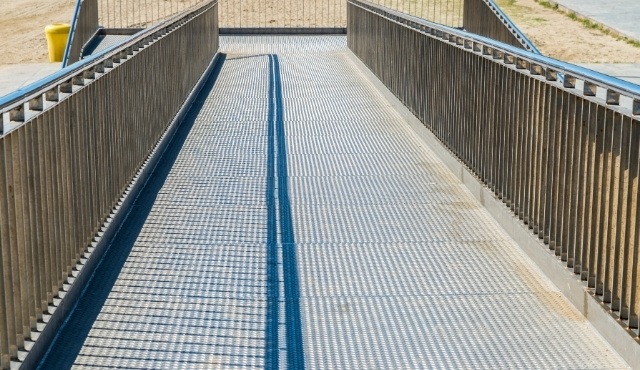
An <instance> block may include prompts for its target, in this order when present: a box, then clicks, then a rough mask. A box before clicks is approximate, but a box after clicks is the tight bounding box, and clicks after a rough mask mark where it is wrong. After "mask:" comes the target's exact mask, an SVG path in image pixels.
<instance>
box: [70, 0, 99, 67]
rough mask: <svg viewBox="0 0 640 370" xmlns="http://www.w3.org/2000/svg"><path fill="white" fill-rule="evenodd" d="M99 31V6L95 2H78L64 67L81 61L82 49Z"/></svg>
mask: <svg viewBox="0 0 640 370" xmlns="http://www.w3.org/2000/svg"><path fill="white" fill-rule="evenodd" d="M97 29H98V6H97V3H96V2H95V0H77V2H76V8H75V11H74V14H73V19H72V21H71V30H70V32H69V39H68V40H67V47H66V49H65V51H64V58H63V59H62V66H63V67H66V66H68V65H69V64H72V63H75V62H77V61H79V60H80V57H81V53H82V47H83V46H84V45H85V44H86V43H87V42H89V40H91V38H92V37H93V35H94V34H95V33H96V31H97Z"/></svg>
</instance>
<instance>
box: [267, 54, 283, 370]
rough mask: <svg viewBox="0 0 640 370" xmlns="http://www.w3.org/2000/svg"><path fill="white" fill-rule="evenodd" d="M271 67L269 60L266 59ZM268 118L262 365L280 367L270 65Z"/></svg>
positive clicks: (274, 368) (278, 285) (273, 137)
mask: <svg viewBox="0 0 640 370" xmlns="http://www.w3.org/2000/svg"><path fill="white" fill-rule="evenodd" d="M269 66H270V67H271V59H269ZM269 72H270V73H269V117H268V122H267V125H268V126H267V194H266V196H267V199H266V203H267V307H266V318H265V320H266V324H265V353H264V362H265V363H264V367H265V369H267V370H277V369H278V368H279V366H278V362H279V345H278V312H279V299H280V297H279V296H280V283H279V281H278V280H279V279H278V229H277V228H278V225H277V221H276V194H275V187H276V177H275V128H274V126H275V104H273V102H272V98H273V96H274V93H273V91H272V90H274V89H273V87H274V86H275V84H274V82H273V80H274V76H273V72H272V68H269Z"/></svg>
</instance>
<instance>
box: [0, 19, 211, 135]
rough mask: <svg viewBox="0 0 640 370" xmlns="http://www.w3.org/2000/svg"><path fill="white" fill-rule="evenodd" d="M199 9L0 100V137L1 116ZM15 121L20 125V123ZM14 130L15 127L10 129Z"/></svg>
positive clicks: (0, 129) (0, 131)
mask: <svg viewBox="0 0 640 370" xmlns="http://www.w3.org/2000/svg"><path fill="white" fill-rule="evenodd" d="M201 10H202V9H201V8H200V9H195V10H191V11H190V12H189V13H188V14H187V15H184V14H179V15H175V16H173V17H171V18H169V19H167V20H166V21H164V22H162V23H159V24H157V25H155V26H153V27H151V28H148V29H144V30H142V31H140V32H138V33H136V34H135V35H133V36H132V37H131V39H129V40H127V41H125V42H123V43H121V44H118V45H114V46H111V47H109V48H107V49H105V50H104V51H101V52H99V53H97V54H95V55H92V56H90V57H87V58H85V59H83V60H81V61H79V62H77V63H74V64H72V65H70V66H68V67H65V68H63V69H61V70H59V71H57V72H55V73H53V74H51V75H49V76H47V77H44V78H42V79H41V80H38V81H36V82H34V83H32V84H29V85H27V86H25V87H23V88H20V89H18V90H16V91H15V92H13V93H10V94H8V95H5V96H3V97H0V135H4V134H6V133H7V132H8V131H6V132H5V130H4V127H2V126H3V125H4V120H3V116H4V114H5V113H7V112H11V111H14V110H16V109H18V110H20V109H24V106H25V104H28V103H29V102H30V101H32V100H33V99H42V98H43V96H44V95H45V94H47V93H48V92H51V91H55V92H58V91H59V88H60V86H61V85H63V84H73V80H74V78H84V76H85V75H88V74H91V73H95V72H97V71H98V70H102V69H103V67H104V63H105V61H106V60H109V59H111V58H114V57H118V56H119V54H121V53H123V52H125V53H126V52H127V50H130V49H139V48H142V46H143V44H146V43H147V42H149V41H150V40H151V39H154V38H158V37H161V36H162V35H164V34H166V33H167V32H169V31H170V28H171V26H172V24H173V23H175V22H176V21H178V20H180V19H184V20H186V19H189V18H190V17H193V16H194V15H195V14H197V13H199V12H200V11H201ZM10 121H11V119H10ZM17 121H18V122H20V120H17ZM17 127H19V126H16V127H13V128H12V129H15V128H17Z"/></svg>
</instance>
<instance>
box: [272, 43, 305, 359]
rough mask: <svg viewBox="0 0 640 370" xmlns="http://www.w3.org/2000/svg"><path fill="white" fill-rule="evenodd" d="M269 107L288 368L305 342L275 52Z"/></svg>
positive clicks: (278, 67)
mask: <svg viewBox="0 0 640 370" xmlns="http://www.w3.org/2000/svg"><path fill="white" fill-rule="evenodd" d="M269 71H270V76H271V79H270V82H271V84H270V86H271V91H272V92H273V94H272V95H271V97H270V100H271V99H272V101H270V111H271V108H274V109H275V112H274V113H275V114H274V116H273V117H270V118H272V119H273V123H274V124H275V131H276V132H275V134H276V140H277V143H276V144H277V145H276V147H277V148H276V150H277V166H278V167H277V170H278V209H279V211H280V238H281V243H282V268H283V276H284V297H285V327H286V344H287V368H288V369H296V370H298V369H304V346H303V341H302V320H301V314H300V312H301V311H300V279H299V275H298V263H297V258H296V240H295V235H294V231H293V220H292V215H291V201H290V200H289V175H288V166H287V141H286V132H285V126H284V103H283V97H282V79H281V74H280V61H279V59H278V56H277V55H270V56H269Z"/></svg>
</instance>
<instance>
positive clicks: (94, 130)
mask: <svg viewBox="0 0 640 370" xmlns="http://www.w3.org/2000/svg"><path fill="white" fill-rule="evenodd" d="M217 10H218V9H217V2H215V1H209V2H206V3H203V4H202V6H201V7H199V8H198V9H196V10H193V11H191V12H188V13H186V14H182V15H179V16H176V17H174V18H172V19H170V20H168V21H166V22H164V23H161V24H159V25H157V26H155V27H152V28H150V29H148V30H145V31H143V32H141V33H139V34H138V35H137V36H135V37H134V38H132V39H131V40H129V41H128V42H126V43H124V44H122V45H120V46H117V47H112V48H111V49H109V50H106V51H105V52H103V53H102V54H100V55H96V56H93V57H91V58H89V59H86V60H83V61H81V62H80V63H76V64H75V65H72V66H70V67H67V68H65V69H63V70H61V71H59V72H57V73H56V74H54V75H52V76H50V77H48V78H47V79H46V80H42V81H40V82H37V83H34V84H32V85H30V86H28V87H26V88H25V89H22V90H19V91H17V92H16V93H14V94H11V95H8V96H6V97H5V98H3V99H1V100H0V250H1V253H0V273H1V275H2V277H3V279H2V284H0V367H1V368H3V369H8V368H9V367H10V365H11V362H12V361H19V360H22V359H23V358H24V356H25V355H26V352H27V351H28V350H29V349H30V348H31V347H32V346H34V341H35V340H36V339H37V338H38V336H39V335H40V334H42V332H43V330H44V328H45V323H46V322H47V320H48V319H49V318H50V317H51V314H52V312H53V311H54V310H55V308H56V306H57V305H58V304H60V299H61V298H62V297H63V296H64V289H65V287H66V286H67V284H69V283H70V282H71V281H72V280H73V279H74V277H75V276H77V274H78V270H79V269H80V268H81V266H82V265H81V264H79V263H80V262H81V258H84V257H85V255H86V253H90V250H91V244H92V241H93V240H94V237H95V236H96V235H97V234H98V233H99V232H100V228H101V225H102V224H103V222H105V220H107V218H108V217H109V215H110V213H111V212H112V211H113V210H114V209H116V208H117V207H118V204H117V202H118V200H119V198H120V197H121V195H122V194H123V192H124V191H125V190H126V188H127V185H128V184H129V182H130V181H131V179H132V178H133V176H134V175H135V174H136V171H137V170H138V169H139V167H140V166H141V165H142V164H143V162H144V161H145V159H146V157H147V156H148V154H149V153H150V152H151V151H152V150H153V148H154V146H155V145H156V142H157V140H158V139H159V138H160V137H161V135H162V134H163V132H164V131H165V129H166V127H167V125H168V124H169V123H170V122H171V120H172V119H173V117H174V116H175V114H176V112H177V111H178V109H179V108H180V107H181V105H182V103H183V102H184V100H185V98H186V97H187V96H188V94H189V93H190V91H191V89H192V88H193V87H194V85H195V83H196V82H197V81H198V79H199V78H200V76H201V75H202V73H203V72H204V71H205V69H206V68H207V67H208V65H209V64H210V63H211V60H212V58H213V57H214V55H215V54H216V52H217V49H218V32H217V30H218V24H217Z"/></svg>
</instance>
